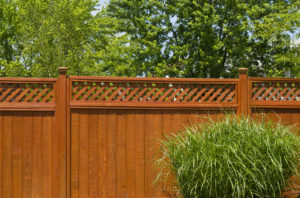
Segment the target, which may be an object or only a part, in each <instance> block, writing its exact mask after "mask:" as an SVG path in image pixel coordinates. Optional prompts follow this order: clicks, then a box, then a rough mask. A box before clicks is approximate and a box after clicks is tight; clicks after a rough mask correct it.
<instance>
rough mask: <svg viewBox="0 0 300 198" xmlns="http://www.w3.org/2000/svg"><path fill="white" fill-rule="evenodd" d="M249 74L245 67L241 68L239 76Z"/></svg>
mask: <svg viewBox="0 0 300 198" xmlns="http://www.w3.org/2000/svg"><path fill="white" fill-rule="evenodd" d="M247 73H248V68H244V67H241V68H239V74H247Z"/></svg>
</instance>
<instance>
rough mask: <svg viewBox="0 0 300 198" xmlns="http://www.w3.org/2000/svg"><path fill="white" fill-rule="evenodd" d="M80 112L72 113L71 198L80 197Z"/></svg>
mask: <svg viewBox="0 0 300 198" xmlns="http://www.w3.org/2000/svg"><path fill="white" fill-rule="evenodd" d="M79 129H80V119H79V112H78V110H73V111H72V112H71V198H78V197H79V150H80V147H79V141H80V140H79V133H80V130H79Z"/></svg>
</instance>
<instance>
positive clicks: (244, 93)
mask: <svg viewBox="0 0 300 198" xmlns="http://www.w3.org/2000/svg"><path fill="white" fill-rule="evenodd" d="M247 73H248V69H247V68H239V80H240V82H239V89H238V91H239V93H238V96H239V98H238V112H237V113H238V115H244V116H248V115H249V114H250V112H249V109H248V105H249V96H248V74H247Z"/></svg>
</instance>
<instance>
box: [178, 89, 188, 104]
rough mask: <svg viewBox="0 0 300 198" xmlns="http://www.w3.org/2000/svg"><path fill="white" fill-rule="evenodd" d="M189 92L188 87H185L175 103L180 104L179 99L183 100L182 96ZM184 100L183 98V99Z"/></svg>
mask: <svg viewBox="0 0 300 198" xmlns="http://www.w3.org/2000/svg"><path fill="white" fill-rule="evenodd" d="M189 90H190V88H189V87H186V88H185V90H183V92H181V94H180V95H179V96H178V97H177V99H178V100H177V99H176V101H178V102H180V101H181V98H183V96H184V95H185V94H186V93H187V92H188V91H189ZM183 99H184V98H183Z"/></svg>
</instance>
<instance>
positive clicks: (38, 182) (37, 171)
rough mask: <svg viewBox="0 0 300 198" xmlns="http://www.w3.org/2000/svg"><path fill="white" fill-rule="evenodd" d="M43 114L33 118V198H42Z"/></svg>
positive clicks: (35, 114) (36, 114)
mask: <svg viewBox="0 0 300 198" xmlns="http://www.w3.org/2000/svg"><path fill="white" fill-rule="evenodd" d="M41 140H42V113H41V112H36V113H34V116H33V127H32V198H39V197H42V159H41V158H42V152H41V150H42V141H41Z"/></svg>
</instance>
